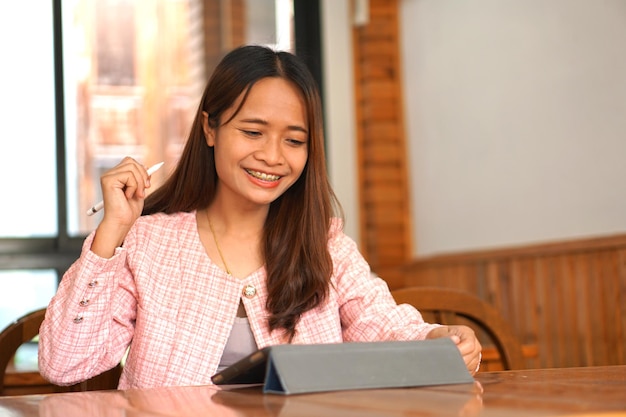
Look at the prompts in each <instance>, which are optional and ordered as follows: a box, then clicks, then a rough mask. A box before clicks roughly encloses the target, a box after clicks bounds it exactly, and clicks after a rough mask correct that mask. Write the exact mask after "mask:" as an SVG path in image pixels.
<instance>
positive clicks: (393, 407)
mask: <svg viewBox="0 0 626 417" xmlns="http://www.w3.org/2000/svg"><path fill="white" fill-rule="evenodd" d="M5 415H6V416H11V417H32V416H40V417H44V416H45V417H48V416H50V417H52V416H61V417H79V416H80V417H84V416H99V417H122V416H133V417H144V416H145V417H147V416H180V417H190V416H194V417H195V416H198V417H200V416H202V417H204V416H232V417H235V416H237V417H246V416H255V417H264V416H281V417H288V416H298V417H305V416H306V417H325V416H333V417H393V416H466V417H471V416H498V417H508V416H579V417H582V416H599V417H616V416H626V366H609V367H590V368H564V369H537V370H525V371H503V372H485V373H479V374H478V375H477V376H476V382H475V383H474V384H467V385H446V386H437V387H421V388H409V389H385V390H359V391H337V392H328V393H316V394H303V395H293V396H280V395H271V394H267V395H263V394H262V392H261V389H260V387H259V386H255V387H249V386H248V387H233V386H230V387H226V388H223V389H220V388H217V387H215V386H200V387H168V388H154V389H143V390H127V391H92V392H75V393H67V394H46V395H26V396H14V397H0V416H5Z"/></svg>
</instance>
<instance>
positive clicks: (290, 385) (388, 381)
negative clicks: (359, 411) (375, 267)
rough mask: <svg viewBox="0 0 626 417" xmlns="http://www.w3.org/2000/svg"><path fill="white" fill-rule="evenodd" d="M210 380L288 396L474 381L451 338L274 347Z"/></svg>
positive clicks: (251, 356) (256, 354) (244, 360)
mask: <svg viewBox="0 0 626 417" xmlns="http://www.w3.org/2000/svg"><path fill="white" fill-rule="evenodd" d="M212 380H213V382H214V383H215V384H218V385H222V384H255V383H258V384H260V383H263V392H264V393H274V394H284V395H289V394H303V393H310V392H321V391H337V390H348V389H371V388H392V387H417V386H427V385H444V384H466V383H472V382H474V379H473V378H472V376H471V375H470V374H469V372H468V371H467V369H466V367H465V362H464V361H463V358H462V357H461V354H460V352H459V350H458V349H457V347H456V345H455V344H454V343H453V342H452V341H451V340H450V339H448V338H440V339H432V340H419V341H396V342H346V343H335V344H312V345H277V346H270V347H266V348H264V349H261V350H259V351H257V352H255V353H253V354H251V355H249V356H248V357H246V358H244V359H242V360H241V361H239V362H237V363H235V364H233V365H232V366H230V367H229V368H226V369H225V370H224V371H222V372H220V373H217V374H215V375H214V376H213V377H212Z"/></svg>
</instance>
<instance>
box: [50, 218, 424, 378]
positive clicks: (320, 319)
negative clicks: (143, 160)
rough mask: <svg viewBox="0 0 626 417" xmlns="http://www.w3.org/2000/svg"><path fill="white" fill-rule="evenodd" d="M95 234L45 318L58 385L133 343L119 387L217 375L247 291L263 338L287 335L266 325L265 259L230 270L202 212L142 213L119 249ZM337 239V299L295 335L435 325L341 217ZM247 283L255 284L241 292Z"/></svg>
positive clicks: (380, 334)
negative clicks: (108, 254)
mask: <svg viewBox="0 0 626 417" xmlns="http://www.w3.org/2000/svg"><path fill="white" fill-rule="evenodd" d="M92 240H93V233H92V234H91V235H90V236H89V237H88V238H87V239H86V240H85V243H84V245H83V250H82V254H81V256H80V258H79V259H78V260H77V261H76V262H75V263H74V264H73V265H72V266H71V267H70V268H69V269H68V271H67V272H66V273H65V275H64V276H63V279H62V281H61V284H60V285H59V289H58V291H57V293H56V295H55V296H54V297H53V298H52V300H51V302H50V304H49V306H48V309H47V312H46V318H45V320H44V322H43V323H42V325H41V329H40V342H39V367H40V372H41V374H42V375H43V376H44V377H45V378H47V379H49V380H50V381H52V382H53V383H56V384H59V385H65V384H74V383H77V382H79V381H83V380H85V379H88V378H90V377H92V376H95V375H97V374H99V373H101V372H103V371H106V370H107V369H110V368H112V367H113V366H115V365H116V364H117V363H119V362H120V360H121V359H122V358H123V356H124V355H125V354H126V352H127V350H128V356H127V359H126V361H125V366H124V370H123V373H122V377H121V379H120V383H119V388H120V389H127V388H134V387H142V388H145V387H155V386H172V385H205V384H211V376H212V375H213V374H214V373H215V371H216V369H217V367H218V364H219V362H220V358H221V356H222V352H223V350H224V346H225V345H226V341H227V339H228V336H229V334H230V330H231V328H232V325H233V322H234V320H235V317H236V313H237V306H238V305H239V301H240V300H243V304H244V306H245V308H246V312H247V314H248V318H249V320H250V325H251V328H252V332H253V334H254V338H255V340H256V343H257V345H258V346H259V347H260V348H261V347H264V346H268V345H275V344H281V343H286V342H287V341H286V340H285V338H284V337H283V335H282V333H281V332H279V331H274V332H270V331H269V328H268V325H267V311H266V310H265V301H266V298H267V291H266V285H265V278H266V275H265V269H264V268H260V269H259V270H257V271H255V272H254V273H252V274H251V275H250V276H248V277H246V278H245V279H243V280H241V279H237V278H232V277H229V276H228V275H227V274H226V273H225V272H224V271H222V270H221V269H220V268H219V267H218V266H217V265H216V264H214V263H213V262H212V261H211V259H210V258H209V257H208V256H207V254H206V252H205V250H204V247H203V246H202V243H201V242H200V238H199V236H198V228H197V224H196V214H195V212H192V213H177V214H173V215H165V214H156V215H151V216H143V217H140V218H139V219H138V220H137V221H136V222H135V224H134V226H133V228H132V229H131V231H130V232H129V234H128V235H127V237H126V239H125V241H124V245H123V247H120V248H117V250H116V253H115V255H114V256H113V257H112V258H110V259H104V258H100V257H98V256H97V255H95V254H94V253H93V252H91V251H90V247H91V241H92ZM328 248H329V250H330V254H331V256H332V259H333V265H334V272H333V276H332V286H331V288H330V293H329V297H328V298H327V300H326V302H325V303H324V304H323V305H322V306H320V307H318V308H316V309H315V310H312V311H309V312H307V313H306V314H304V315H303V316H302V317H301V319H300V321H299V323H298V326H297V328H296V329H297V333H296V336H295V339H294V341H293V343H338V342H343V341H382V340H416V339H423V338H424V337H425V336H426V334H427V333H428V332H429V331H430V330H431V329H433V328H434V327H436V325H434V324H428V323H425V322H424V320H423V319H422V316H421V315H420V313H419V312H418V311H417V310H416V309H415V308H413V307H411V306H409V305H400V306H398V305H396V303H395V302H394V300H393V298H392V296H391V294H390V293H389V290H388V288H387V285H386V283H385V282H384V281H383V280H381V279H379V278H376V277H374V276H372V274H371V273H370V269H369V266H368V264H367V263H366V262H365V260H364V259H363V257H362V256H361V254H360V253H359V251H358V249H357V246H356V244H355V242H354V241H353V240H352V239H350V238H349V237H348V236H346V235H345V234H344V233H343V232H342V231H341V224H340V221H338V220H337V221H335V222H334V224H333V227H332V230H331V231H330V234H329V240H328ZM246 286H253V287H254V288H255V290H256V294H254V296H252V297H246V296H242V290H243V288H244V287H246ZM129 347H130V349H129Z"/></svg>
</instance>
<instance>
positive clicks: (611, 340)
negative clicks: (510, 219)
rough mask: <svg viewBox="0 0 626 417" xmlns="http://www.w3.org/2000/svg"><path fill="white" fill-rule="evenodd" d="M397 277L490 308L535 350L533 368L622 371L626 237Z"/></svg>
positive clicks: (443, 264) (470, 260)
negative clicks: (464, 294)
mask: <svg viewBox="0 0 626 417" xmlns="http://www.w3.org/2000/svg"><path fill="white" fill-rule="evenodd" d="M395 274H400V275H402V278H398V277H397V276H396V277H395V278H394V279H396V280H398V279H403V280H404V284H405V285H406V286H412V285H418V286H419V285H422V286H442V287H452V288H458V289H464V290H466V291H469V292H472V293H474V294H476V295H478V296H479V297H480V298H482V299H484V300H486V301H488V302H490V303H491V304H492V305H494V306H495V307H496V308H497V309H498V310H499V311H500V312H501V313H502V315H503V316H504V318H505V320H507V321H508V322H509V323H510V325H511V327H512V328H513V330H514V332H515V334H516V335H517V337H518V338H519V340H520V341H521V342H522V343H523V344H524V345H527V346H536V349H537V350H538V352H537V359H536V360H534V361H533V362H531V363H529V366H531V367H532V366H535V367H572V366H599V365H623V364H626V235H622V236H611V237H606V238H598V239H588V240H577V241H567V242H561V243H554V244H549V245H545V244H543V245H531V246H525V247H522V248H511V249H498V250H493V251H480V252H474V253H459V254H452V255H445V256H438V257H431V258H423V259H417V260H415V261H412V262H411V263H409V264H408V265H406V266H404V267H401V268H398V269H397V270H396V271H395ZM381 276H383V275H382V274H381ZM383 277H384V276H383Z"/></svg>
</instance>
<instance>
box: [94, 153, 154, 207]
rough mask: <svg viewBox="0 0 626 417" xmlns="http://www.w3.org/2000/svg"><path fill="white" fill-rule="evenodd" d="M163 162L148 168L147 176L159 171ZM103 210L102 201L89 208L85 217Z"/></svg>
mask: <svg viewBox="0 0 626 417" xmlns="http://www.w3.org/2000/svg"><path fill="white" fill-rule="evenodd" d="M164 163H165V162H159V163H158V164H154V165H152V166H151V167H150V168H148V169H147V170H146V171H148V175H149V176H150V175H152V174H154V173H155V172H157V171H158V170H159V168H161V167H162V166H163V164H164ZM103 208H104V201H101V202H99V203H97V204H94V205H93V207H91V208H90V209H89V210H87V216H93V215H94V214H96V213H97V212H99V211H100V210H102V209H103Z"/></svg>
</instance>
